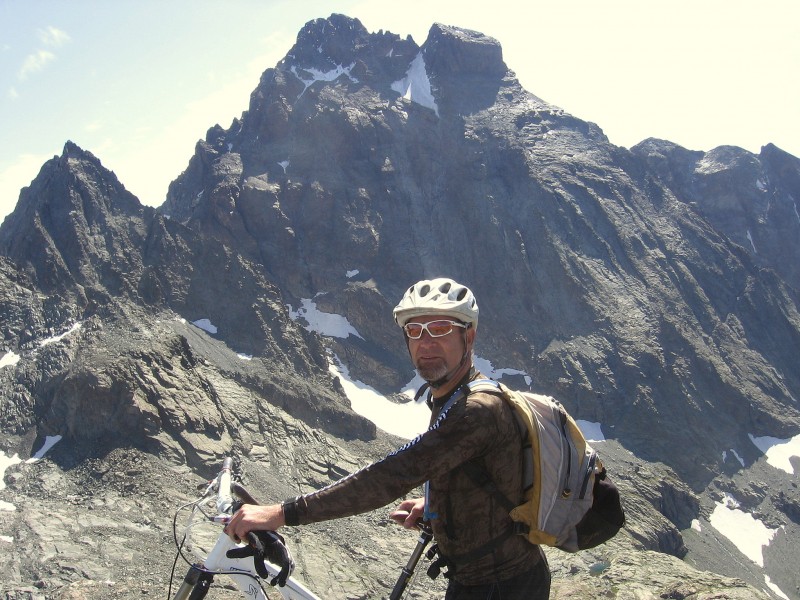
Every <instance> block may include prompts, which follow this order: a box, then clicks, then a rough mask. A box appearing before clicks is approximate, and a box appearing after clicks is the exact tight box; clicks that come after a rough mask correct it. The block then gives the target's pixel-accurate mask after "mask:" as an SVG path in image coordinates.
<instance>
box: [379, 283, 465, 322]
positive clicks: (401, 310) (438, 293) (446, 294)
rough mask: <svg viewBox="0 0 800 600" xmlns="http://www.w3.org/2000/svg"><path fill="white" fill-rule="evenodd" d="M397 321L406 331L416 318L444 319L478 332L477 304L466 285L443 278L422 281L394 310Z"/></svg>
mask: <svg viewBox="0 0 800 600" xmlns="http://www.w3.org/2000/svg"><path fill="white" fill-rule="evenodd" d="M393 314H394V320H395V322H396V323H397V324H398V325H400V327H403V326H404V325H405V324H406V323H408V321H410V320H411V319H412V318H414V317H421V316H426V315H437V316H438V315H441V316H443V317H452V318H453V319H457V320H459V321H461V322H463V323H469V324H470V325H471V326H472V328H473V329H477V328H478V302H477V301H476V300H475V296H473V295H472V292H471V291H470V289H469V288H468V287H466V286H465V285H461V284H460V283H457V282H455V281H453V280H452V279H447V278H445V277H440V278H438V279H431V280H427V279H426V280H422V281H419V282H417V283H415V284H414V285H412V286H411V287H410V288H408V290H407V291H406V293H405V295H404V296H403V299H402V300H400V304H398V305H397V306H395V307H394V311H393Z"/></svg>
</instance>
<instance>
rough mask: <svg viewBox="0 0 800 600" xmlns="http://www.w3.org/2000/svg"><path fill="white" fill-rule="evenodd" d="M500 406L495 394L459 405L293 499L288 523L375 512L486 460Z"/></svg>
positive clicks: (289, 503) (287, 513)
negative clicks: (384, 451)
mask: <svg viewBox="0 0 800 600" xmlns="http://www.w3.org/2000/svg"><path fill="white" fill-rule="evenodd" d="M494 402H502V400H501V399H499V398H495V397H493V396H492V395H489V394H474V395H471V396H470V397H469V398H468V399H466V400H465V399H462V400H459V401H458V402H456V403H455V404H454V405H453V406H452V407H451V408H450V410H448V411H447V414H446V416H445V417H444V418H439V419H438V420H437V421H436V422H435V423H434V424H433V425H432V426H431V428H430V429H428V431H426V432H425V433H423V434H421V435H419V436H417V437H416V438H415V439H413V440H411V441H410V442H408V443H407V444H405V445H403V446H401V447H400V448H398V449H397V450H395V451H394V452H392V453H390V454H388V455H387V456H385V457H384V458H383V459H381V460H379V461H377V462H375V463H372V464H371V465H368V466H366V467H364V468H363V469H360V470H359V471H356V472H355V473H352V474H351V475H348V476H347V477H344V478H343V479H340V480H338V481H336V482H334V483H332V484H331V485H329V486H327V487H324V488H322V489H320V490H317V491H316V492H312V493H310V494H305V495H303V496H298V497H297V498H294V499H291V500H287V501H286V502H284V515H285V517H286V524H287V525H303V524H307V523H315V522H318V521H326V520H329V519H337V518H341V517H348V516H352V515H356V514H360V513H363V512H367V511H370V510H375V509H377V508H380V507H382V506H385V505H386V504H388V503H389V502H391V501H392V500H395V499H396V498H399V497H400V496H402V495H404V494H407V493H408V492H410V491H411V490H413V489H414V488H416V487H417V486H419V485H421V484H422V483H423V482H425V481H427V480H429V479H433V478H436V477H438V476H440V475H443V474H446V473H448V472H450V471H452V470H453V469H455V468H456V467H458V466H459V465H461V464H463V463H465V462H467V461H469V460H471V459H473V458H475V457H478V456H482V455H484V454H485V453H486V452H488V451H489V450H490V449H491V448H492V447H493V445H494V444H496V443H497V441H498V431H499V428H498V424H497V410H496V408H494V409H493V407H492V404H493V403H494Z"/></svg>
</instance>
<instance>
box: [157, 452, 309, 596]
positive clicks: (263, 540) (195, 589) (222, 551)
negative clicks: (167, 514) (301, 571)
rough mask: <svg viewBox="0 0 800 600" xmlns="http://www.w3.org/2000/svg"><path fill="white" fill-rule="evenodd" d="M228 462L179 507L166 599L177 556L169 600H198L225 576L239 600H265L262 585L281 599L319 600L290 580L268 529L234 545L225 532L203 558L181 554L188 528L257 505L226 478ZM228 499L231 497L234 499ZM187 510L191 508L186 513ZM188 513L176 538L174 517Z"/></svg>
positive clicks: (285, 556) (279, 543)
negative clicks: (183, 569)
mask: <svg viewBox="0 0 800 600" xmlns="http://www.w3.org/2000/svg"><path fill="white" fill-rule="evenodd" d="M232 465H233V460H232V459H231V458H225V460H224V461H223V463H222V470H221V471H220V472H219V473H218V474H217V476H216V477H215V478H214V479H213V480H211V481H210V482H209V483H208V485H207V487H206V489H205V492H204V493H203V495H202V496H201V497H200V498H198V499H197V500H195V501H193V502H190V503H189V504H186V505H184V506H182V507H180V508H179V509H178V510H177V511H176V513H175V519H174V520H173V536H174V538H175V545H176V546H177V548H178V552H177V555H176V557H175V563H173V570H172V576H171V577H170V585H169V592H168V594H169V596H171V595H172V583H173V580H174V575H175V565H176V564H177V562H178V559H179V558H183V559H184V560H185V561H186V562H187V563H188V564H189V570H188V571H187V573H186V576H185V577H184V578H183V582H182V583H181V585H180V587H179V588H178V590H177V592H176V593H175V595H174V596H171V597H172V598H173V600H200V599H202V598H204V597H205V596H206V594H207V593H208V591H209V588H210V587H211V583H212V582H213V580H214V577H215V576H217V575H227V576H229V577H230V578H231V579H232V580H233V581H234V582H235V583H236V585H237V586H238V588H239V590H240V591H241V593H242V595H243V596H244V597H245V598H253V599H254V600H267V593H266V591H265V590H264V587H263V585H262V584H263V582H264V581H268V582H269V585H271V586H275V588H276V589H277V590H278V592H279V593H280V595H281V597H282V598H285V599H286V600H320V598H319V597H318V596H317V595H316V594H314V593H313V592H312V591H311V590H309V589H308V588H306V587H305V586H304V585H303V584H302V583H300V582H299V581H297V580H296V579H293V578H292V577H291V574H292V570H293V569H294V560H293V559H292V556H291V554H290V553H289V550H288V549H287V548H286V546H285V544H284V541H283V538H282V537H281V536H280V535H278V534H277V533H275V532H273V531H261V532H251V533H249V534H248V539H247V542H248V543H247V544H235V543H234V542H233V541H232V540H231V539H230V538H229V537H228V536H227V535H226V534H225V533H220V535H219V537H218V538H217V541H216V544H215V545H214V547H213V548H212V549H211V551H210V552H209V553H208V556H207V557H206V558H205V560H202V561H199V562H192V561H191V560H190V559H189V557H187V555H186V551H187V549H188V548H190V547H191V546H192V544H193V542H192V539H191V538H192V528H193V527H194V526H195V525H197V524H198V523H201V522H214V523H219V524H220V525H224V524H225V523H227V522H228V520H229V519H230V518H231V516H233V513H234V512H236V509H237V508H238V506H239V505H240V504H239V503H240V502H241V503H246V504H257V502H256V501H255V500H253V497H252V496H251V495H250V494H249V493H248V492H247V490H246V489H244V487H242V486H241V485H240V484H239V483H237V482H234V481H233V479H232V477H231V467H232ZM214 495H216V513H215V514H209V512H208V507H209V506H210V499H211V498H212V497H213V496H214ZM234 496H235V497H236V499H234ZM190 509H191V510H190ZM183 510H189V516H188V518H187V523H186V527H185V529H184V531H183V535H182V536H181V539H180V540H179V539H178V526H177V523H178V515H179V514H180V512H181V511H183Z"/></svg>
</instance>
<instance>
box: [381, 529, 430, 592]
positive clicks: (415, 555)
mask: <svg viewBox="0 0 800 600" xmlns="http://www.w3.org/2000/svg"><path fill="white" fill-rule="evenodd" d="M431 538H433V533H432V532H431V530H430V527H428V526H426V525H423V526H422V527H421V528H420V532H419V538H418V539H417V545H416V547H415V548H414V551H413V552H412V553H411V557H410V558H409V559H408V562H407V563H406V566H405V567H403V570H402V572H401V573H400V577H399V578H398V579H397V583H395V584H394V589H393V590H392V593H391V595H390V596H389V600H400V598H402V596H403V593H404V592H405V590H406V587H408V582H409V581H411V577H412V576H413V575H414V570H415V569H416V568H417V563H418V562H419V559H420V558H422V554H423V553H424V552H425V547H426V546H427V545H428V543H429V542H430V541H431Z"/></svg>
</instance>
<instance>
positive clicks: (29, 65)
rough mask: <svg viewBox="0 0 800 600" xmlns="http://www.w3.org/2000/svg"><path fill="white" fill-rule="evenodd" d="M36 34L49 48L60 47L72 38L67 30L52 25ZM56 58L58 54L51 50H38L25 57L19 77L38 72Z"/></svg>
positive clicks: (22, 77) (23, 77)
mask: <svg viewBox="0 0 800 600" xmlns="http://www.w3.org/2000/svg"><path fill="white" fill-rule="evenodd" d="M36 35H37V36H38V38H39V42H40V43H41V44H42V45H43V46H45V47H47V48H60V47H61V46H63V45H64V44H66V43H67V42H69V41H70V40H71V38H70V37H69V34H67V32H66V31H62V30H61V29H58V28H56V27H53V26H52V25H51V26H48V27H46V28H44V29H39V30H37V31H36ZM55 58H56V55H55V54H54V53H53V52H51V51H50V50H45V49H42V48H40V49H38V50H37V51H36V52H34V53H32V54H29V55H28V56H27V57H25V60H24V62H23V63H22V67H21V68H20V70H19V78H20V79H25V78H27V77H28V75H31V74H33V73H38V72H39V71H41V70H42V69H44V68H45V66H47V64H48V63H50V62H52V61H53V60H55Z"/></svg>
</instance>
